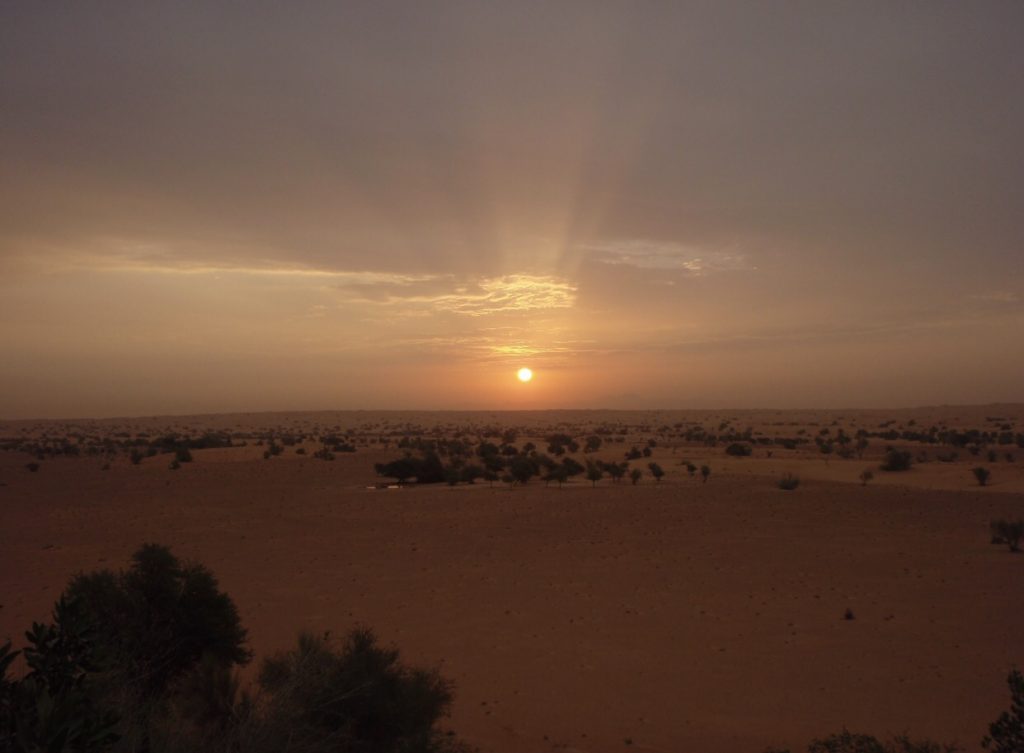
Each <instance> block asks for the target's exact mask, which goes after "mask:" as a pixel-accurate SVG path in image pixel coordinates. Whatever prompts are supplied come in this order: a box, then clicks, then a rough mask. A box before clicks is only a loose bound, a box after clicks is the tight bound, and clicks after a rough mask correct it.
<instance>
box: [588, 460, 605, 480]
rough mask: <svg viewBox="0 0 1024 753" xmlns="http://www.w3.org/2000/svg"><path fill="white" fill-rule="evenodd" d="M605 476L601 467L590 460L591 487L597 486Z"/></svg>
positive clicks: (589, 478) (589, 476)
mask: <svg viewBox="0 0 1024 753" xmlns="http://www.w3.org/2000/svg"><path fill="white" fill-rule="evenodd" d="M602 476H604V470H603V469H602V468H601V466H600V465H598V464H597V463H594V462H592V461H590V460H588V461H587V480H588V481H589V482H590V485H591V486H597V482H598V481H600V480H601V477H602Z"/></svg>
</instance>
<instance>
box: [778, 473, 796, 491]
mask: <svg viewBox="0 0 1024 753" xmlns="http://www.w3.org/2000/svg"><path fill="white" fill-rule="evenodd" d="M778 483H779V488H780V489H785V490H786V491H792V490H793V489H796V488H797V487H798V486H800V477H799V476H794V475H793V474H792V473H784V474H783V475H782V478H780V479H779V482H778Z"/></svg>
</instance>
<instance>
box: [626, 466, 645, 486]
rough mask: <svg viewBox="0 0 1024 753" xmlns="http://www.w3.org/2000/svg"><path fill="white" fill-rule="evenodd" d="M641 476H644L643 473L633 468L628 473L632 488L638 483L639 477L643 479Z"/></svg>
mask: <svg viewBox="0 0 1024 753" xmlns="http://www.w3.org/2000/svg"><path fill="white" fill-rule="evenodd" d="M643 475H644V472H643V471H641V470H640V469H639V468H634V469H633V470H631V471H630V472H629V480H630V483H632V484H633V486H636V485H637V483H639V481H640V479H641V477H643Z"/></svg>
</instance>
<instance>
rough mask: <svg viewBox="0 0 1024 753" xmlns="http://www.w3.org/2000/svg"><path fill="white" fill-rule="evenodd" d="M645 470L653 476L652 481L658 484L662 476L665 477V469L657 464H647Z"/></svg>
mask: <svg viewBox="0 0 1024 753" xmlns="http://www.w3.org/2000/svg"><path fill="white" fill-rule="evenodd" d="M647 469H648V470H649V471H650V472H651V475H652V476H654V480H655V481H656V482H657V483H659V484H660V483H661V478H662V476H664V475H665V469H663V468H662V467H661V466H660V465H658V464H657V463H648V464H647Z"/></svg>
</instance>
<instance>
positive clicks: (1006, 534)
mask: <svg viewBox="0 0 1024 753" xmlns="http://www.w3.org/2000/svg"><path fill="white" fill-rule="evenodd" d="M989 530H991V532H992V543H993V544H1006V546H1008V547H1009V548H1010V551H1011V552H1019V551H1020V540H1021V539H1022V538H1024V520H1014V521H1010V520H1002V519H999V520H993V521H992V522H991V523H989Z"/></svg>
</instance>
